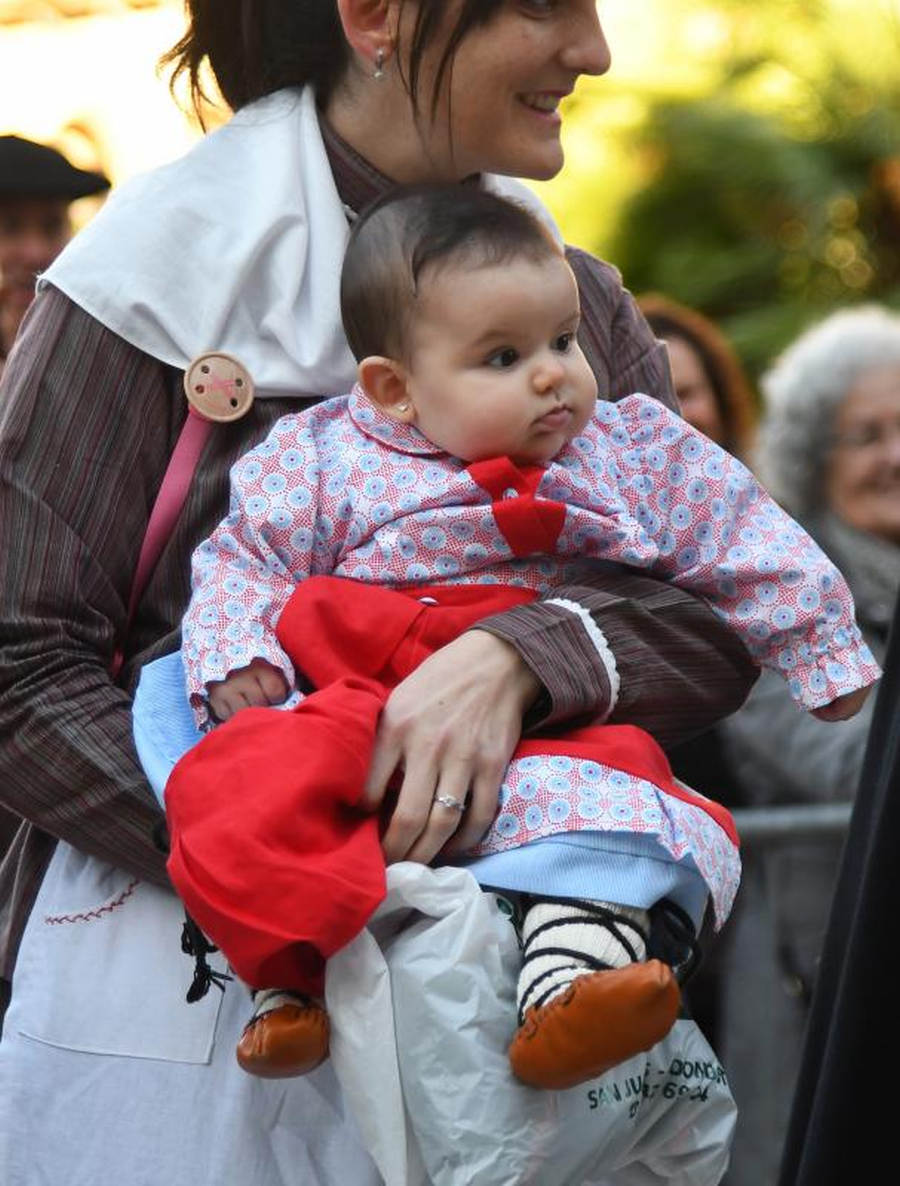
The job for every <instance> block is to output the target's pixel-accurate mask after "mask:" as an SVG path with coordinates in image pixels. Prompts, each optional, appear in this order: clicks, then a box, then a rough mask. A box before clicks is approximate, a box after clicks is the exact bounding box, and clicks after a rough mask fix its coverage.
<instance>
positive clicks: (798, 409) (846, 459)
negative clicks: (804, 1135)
mask: <svg viewBox="0 0 900 1186" xmlns="http://www.w3.org/2000/svg"><path fill="white" fill-rule="evenodd" d="M762 389H763V392H764V395H765V408H766V412H765V416H764V420H763V424H762V428H761V433H760V437H759V444H758V456H757V459H756V468H757V470H758V473H759V475H760V477H761V479H762V480H763V482H764V483H765V484H766V486H767V487H768V489H769V490H770V491H771V492H772V494H773V495H774V496H775V497H776V498H777V499H778V500H779V501H780V502H782V503H783V505H784V506H785V507H786V508H787V509H788V510H789V511H790V512H791V514H793V515H794V516H795V517H796V518H798V519H800V520H801V521H802V522H803V524H804V526H805V527H806V528H807V530H808V531H809V532H810V533H811V535H812V536H813V537H814V538H815V539H816V541H817V542H818V543H819V544H820V545H821V546H822V548H823V549H824V550H825V551H826V552H827V553H828V554H829V555H830V557H831V559H832V560H834V561H835V563H836V564H837V565H838V567H839V568H840V569H841V570H842V571H843V573H844V575H845V576H846V578H847V581H848V583H849V585H850V588H851V591H852V592H853V596H854V599H855V602H856V608H857V617H858V621H859V624H860V627H861V629H862V631H863V634H864V635H865V638H866V641H867V642H868V643H869V645H870V646H871V648H872V650H873V651H874V653H875V656H876V658H877V659H878V660H879V662H881V660H882V659H883V657H884V653H885V650H886V644H887V635H888V630H889V626H890V621H891V616H892V611H893V607H894V603H895V601H896V598H897V592H898V588H900V314H898V313H892V312H889V311H888V310H886V309H882V308H880V307H875V306H868V305H867V306H863V307H857V308H854V309H850V310H844V311H841V312H838V313H835V314H833V315H831V316H830V317H828V318H826V319H825V320H824V321H823V322H821V323H820V324H818V325H816V326H814V327H813V328H812V329H810V330H808V331H807V332H806V333H805V334H803V335H802V336H801V337H800V338H799V339H798V340H797V341H796V342H795V343H794V344H793V345H792V346H791V347H789V349H788V350H786V351H785V353H784V354H783V355H782V356H781V358H780V359H779V360H778V361H777V362H776V364H775V365H774V366H773V367H772V369H771V370H770V372H769V373H768V374H767V375H766V376H764V378H763V381H762ZM874 700H875V698H874V697H872V698H871V699H870V700H869V702H868V703H867V704H866V705H865V707H864V708H863V710H862V712H860V713H859V714H858V715H857V716H856V717H854V718H853V720H850V721H846V722H844V723H842V724H841V725H839V726H836V727H829V726H827V725H824V724H823V723H822V722H821V721H818V720H816V719H815V718H814V717H811V716H809V715H808V714H799V713H796V712H792V711H791V706H790V704H789V698H788V696H787V694H786V687H785V685H784V684H783V682H782V681H780V680H779V679H778V678H777V677H774V678H773V677H771V674H770V673H764V674H763V675H762V677H761V678H760V680H759V682H758V684H757V686H756V688H755V689H754V691H753V692H752V693H751V696H750V698H749V700H748V701H747V703H746V705H745V706H744V707H743V708H742V709H741V710H740V711H739V712H738V713H737V714H736V715H735V716H734V717H732V718H730V719H729V720H728V721H726V722H725V723H724V725H723V726H722V728H723V733H724V737H725V745H726V751H727V753H728V755H729V757H730V759H731V761H732V762H733V765H734V769H735V773H736V776H737V778H738V780H739V783H740V785H741V787H742V789H743V792H744V797H745V802H747V803H749V804H752V805H755V806H771V805H775V804H805V803H823V802H840V801H847V800H850V799H851V798H852V797H853V795H854V793H855V791H856V788H857V784H858V781H859V775H860V771H861V767H862V762H863V757H864V752H865V745H866V737H867V734H868V731H869V726H870V722H871V716H872V709H873V705H874ZM842 843H843V837H842V836H841V835H833V834H832V835H820V836H807V837H802V836H797V837H796V838H795V837H791V838H790V840H786V841H782V840H778V841H770V842H768V843H765V844H763V843H759V844H756V845H754V844H753V843H750V844H748V845H747V846H745V850H744V874H743V884H742V888H741V892H740V895H739V899H738V907H739V908H738V910H737V912H736V914H735V916H734V917H733V921H732V924H731V926H730V932H729V933H728V934H727V935H726V937H725V940H724V942H725V943H726V944H727V947H726V949H725V950H724V951H723V953H722V958H723V961H724V963H725V978H724V988H723V997H724V999H723V1001H722V1014H723V1025H722V1036H721V1037H720V1047H721V1048H720V1050H719V1053H720V1056H721V1057H722V1060H723V1062H724V1064H725V1067H726V1069H727V1071H728V1075H729V1080H730V1082H731V1086H732V1089H733V1091H734V1095H735V1099H736V1100H737V1104H738V1113H739V1115H738V1124H737V1133H736V1139H735V1145H734V1150H733V1154H732V1168H731V1169H730V1171H729V1175H728V1186H772V1184H773V1183H774V1182H775V1181H776V1178H777V1172H778V1163H779V1159H780V1153H781V1147H782V1144H783V1141H784V1136H785V1130H786V1126H787V1121H788V1115H789V1110H790V1101H791V1096H792V1093H793V1089H794V1084H795V1080H796V1074H797V1069H798V1066H799V1060H800V1052H801V1046H802V1041H803V1033H804V1029H805V1026H806V1020H807V1013H808V1006H809V1000H810V996H811V992H812V987H813V983H814V979H815V974H816V968H817V964H818V959H819V954H820V951H821V945H822V941H823V938H824V933H825V929H826V924H827V921H828V913H829V907H830V903H831V899H832V894H833V890H834V884H835V877H836V874H837V869H838V862H839V857H840V852H841V846H842Z"/></svg>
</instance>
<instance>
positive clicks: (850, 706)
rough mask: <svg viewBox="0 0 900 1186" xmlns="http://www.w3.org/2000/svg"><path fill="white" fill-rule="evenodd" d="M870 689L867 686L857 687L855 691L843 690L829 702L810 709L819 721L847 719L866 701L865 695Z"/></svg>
mask: <svg viewBox="0 0 900 1186" xmlns="http://www.w3.org/2000/svg"><path fill="white" fill-rule="evenodd" d="M871 691H872V685H871V684H870V685H869V686H868V688H857V689H856V691H855V692H845V693H844V695H843V696H838V698H837V699H836V700H832V702H831V703H830V704H823V705H822V707H821V708H814V709H812V715H813V716H814V717H818V718H819V720H820V721H849V719H850V718H851V717H855V716H856V714H857V713H858V712H859V710H860V709H861V708H862V706H863V705H864V704H865V702H866V697H867V696H868V695H869V693H870V692H871Z"/></svg>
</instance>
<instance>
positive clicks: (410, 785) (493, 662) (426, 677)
mask: <svg viewBox="0 0 900 1186" xmlns="http://www.w3.org/2000/svg"><path fill="white" fill-rule="evenodd" d="M539 691H540V683H539V682H538V679H537V677H536V676H535V675H534V674H533V673H532V672H531V670H530V669H529V668H528V667H527V666H526V665H525V663H524V662H523V661H522V659H521V658H520V657H519V654H518V652H517V651H516V650H515V649H514V648H513V647H511V646H510V645H509V643H506V642H503V640H502V639H499V638H495V637H494V636H493V635H492V634H488V633H486V632H485V631H481V630H470V631H468V632H467V633H465V634H462V635H460V637H459V638H457V639H455V640H454V641H453V642H451V643H449V644H448V645H447V646H445V647H443V648H442V649H441V650H439V651H437V652H436V653H435V654H434V655H431V656H430V657H429V658H428V659H426V660H425V662H424V663H422V664H420V666H419V667H417V668H416V670H415V671H414V672H413V673H412V674H411V675H409V676H407V678H406V679H405V680H404V681H403V682H402V683H401V684H399V685H398V686H397V687H396V688H395V689H394V691H393V692H392V693H391V695H390V697H389V699H388V701H387V704H386V705H385V708H384V712H383V713H382V715H381V720H380V722H379V726H378V736H377V738H376V741H375V751H374V754H373V758H372V766H371V769H370V772H369V779H368V782H367V784H366V790H365V796H364V801H365V802H366V803H367V804H368V805H369V807H370V808H371V809H372V810H373V811H374V810H377V809H378V807H379V806H380V804H381V802H382V800H383V799H384V796H385V792H386V790H387V787H388V784H389V782H390V780H391V777H392V775H393V774H394V772H395V771H399V772H400V775H401V777H402V781H401V784H400V788H399V793H398V796H397V802H396V805H395V807H394V809H393V812H392V813H391V818H390V822H389V824H388V827H387V830H386V832H385V834H384V838H383V841H382V845H383V848H384V854H385V859H386V861H387V863H388V864H392V863H393V862H394V861H402V860H408V861H421V862H422V863H423V864H427V863H428V862H429V861H431V860H432V859H433V858H434V857H435V856H436V855H437V853H438V852H440V851H441V849H443V848H445V846H446V851H447V853H448V854H458V853H461V852H464V851H465V850H466V849H468V848H471V847H472V846H473V845H475V844H477V842H478V841H479V840H480V839H481V837H482V836H483V835H484V833H485V832H486V831H487V829H488V828H489V827H490V825H491V821H492V820H493V818H494V814H495V812H496V810H497V796H498V794H499V791H500V784H501V782H502V780H503V774H504V771H505V770H506V767H507V765H508V763H509V759H510V756H511V754H512V752H513V750H514V749H515V747H516V744H517V743H518V741H519V737H520V736H521V733H522V716H523V714H524V713H525V711H526V710H527V708H528V707H529V705H531V704H532V703H533V702H534V700H535V699H536V698H537V695H538V693H539ZM435 796H438V797H439V798H441V799H444V800H446V801H447V802H450V801H452V802H453V803H458V804H459V806H460V808H463V807H464V810H459V809H458V808H456V807H454V806H452V803H451V805H449V806H448V805H447V802H445V803H440V802H436V801H435ZM451 839H452V843H450V844H448V841H451Z"/></svg>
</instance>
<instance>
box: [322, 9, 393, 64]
mask: <svg viewBox="0 0 900 1186" xmlns="http://www.w3.org/2000/svg"><path fill="white" fill-rule="evenodd" d="M337 8H338V16H339V17H340V21H341V26H342V28H343V30H344V36H345V37H346V38H347V43H348V45H349V46H350V48H351V49H353V50H355V51H356V53H358V54H359V55H360V57H363V58H365V59H366V60H367V61H369V62H373V63H377V64H378V65H379V66H380V65H381V64H383V63H384V62H385V61H386V60H387V59H388V58H389V57H390V56H391V54H392V53H393V50H394V47H395V45H396V44H397V20H398V6H397V0H337Z"/></svg>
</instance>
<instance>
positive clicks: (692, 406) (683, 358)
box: [666, 337, 725, 445]
mask: <svg viewBox="0 0 900 1186" xmlns="http://www.w3.org/2000/svg"><path fill="white" fill-rule="evenodd" d="M666 349H667V351H668V354H669V366H670V367H671V370H672V383H673V385H674V387H675V394H676V395H677V396H678V402H679V403H680V404H681V414H682V416H684V418H685V420H687V422H688V424H690V425H692V426H693V427H694V428H696V429H698V430H699V431H700V432H702V433H704V434H705V435H706V436H708V437H709V438H710V439H711V440H713V441H715V442H716V444H717V445H724V444H725V425H724V423H723V421H722V413H721V412H720V410H719V401H718V400H717V399H716V393H715V391H713V386H712V383H710V381H709V375H707V373H706V368H705V367H704V366H703V362H702V360H701V358H700V356H699V355H698V353H697V351H696V350H695V349H694V348H693V346H691V344H690V343H689V342H687V341H685V339H684V338H675V337H672V338H669V339H668V340H667V341H666Z"/></svg>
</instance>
